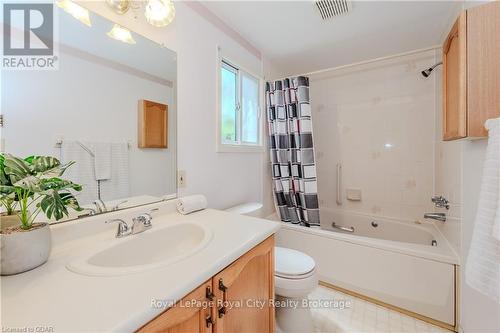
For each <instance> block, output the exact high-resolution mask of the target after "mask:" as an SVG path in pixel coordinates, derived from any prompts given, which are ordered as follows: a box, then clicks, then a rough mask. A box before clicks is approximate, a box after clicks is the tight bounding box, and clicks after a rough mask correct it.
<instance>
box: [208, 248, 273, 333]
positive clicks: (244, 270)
mask: <svg viewBox="0 0 500 333" xmlns="http://www.w3.org/2000/svg"><path fill="white" fill-rule="evenodd" d="M213 283H214V290H215V296H216V299H217V300H222V301H224V302H228V304H237V303H233V302H239V301H242V300H243V303H242V304H241V305H242V307H234V308H227V307H224V306H217V317H218V318H217V323H216V325H215V333H234V332H241V333H243V332H248V333H253V332H259V333H271V332H274V307H273V306H272V304H269V300H270V299H274V240H273V239H272V238H268V239H267V240H265V241H264V242H263V243H261V244H260V245H259V246H257V247H255V248H253V249H252V250H251V251H249V252H247V253H245V254H244V255H243V256H242V257H240V258H239V259H238V260H236V261H235V262H233V263H232V264H231V265H230V266H228V267H227V268H226V269H224V270H223V271H221V272H220V273H219V274H217V275H216V276H214V278H213ZM246 301H249V302H250V303H249V304H246ZM257 301H258V302H262V303H259V304H257Z"/></svg>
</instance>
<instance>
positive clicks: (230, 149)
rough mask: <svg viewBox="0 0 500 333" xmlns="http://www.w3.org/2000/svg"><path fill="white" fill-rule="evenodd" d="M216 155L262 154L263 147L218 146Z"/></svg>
mask: <svg viewBox="0 0 500 333" xmlns="http://www.w3.org/2000/svg"><path fill="white" fill-rule="evenodd" d="M215 151H216V152H217V153H263V152H264V147H263V146H250V145H248V146H247V145H223V144H218V145H217V149H216V150H215Z"/></svg>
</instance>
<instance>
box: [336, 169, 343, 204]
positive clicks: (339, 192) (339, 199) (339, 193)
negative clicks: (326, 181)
mask: <svg viewBox="0 0 500 333" xmlns="http://www.w3.org/2000/svg"><path fill="white" fill-rule="evenodd" d="M341 181H342V164H340V163H337V205H342V190H341V188H342V184H341Z"/></svg>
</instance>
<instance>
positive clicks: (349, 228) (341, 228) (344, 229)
mask: <svg viewBox="0 0 500 333" xmlns="http://www.w3.org/2000/svg"><path fill="white" fill-rule="evenodd" d="M332 228H335V229H339V230H342V231H347V232H354V227H343V226H340V225H337V224H336V223H335V222H332Z"/></svg>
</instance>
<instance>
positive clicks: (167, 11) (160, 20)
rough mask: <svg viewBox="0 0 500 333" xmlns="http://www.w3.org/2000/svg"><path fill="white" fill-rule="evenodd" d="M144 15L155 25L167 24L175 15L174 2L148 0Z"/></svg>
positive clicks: (162, 25) (168, 0)
mask: <svg viewBox="0 0 500 333" xmlns="http://www.w3.org/2000/svg"><path fill="white" fill-rule="evenodd" d="M144 15H145V16H146V20H147V21H148V23H149V24H151V25H154V26H155V27H164V26H167V25H169V24H170V22H172V21H173V20H174V17H175V7H174V3H173V2H172V1H171V0H148V2H147V4H146V9H145V12H144Z"/></svg>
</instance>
